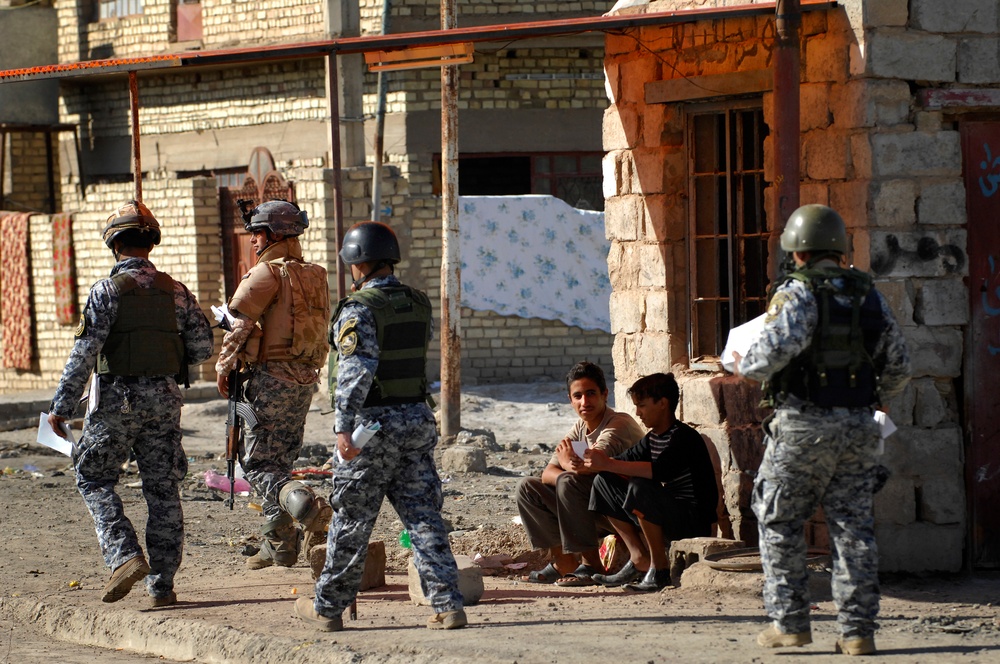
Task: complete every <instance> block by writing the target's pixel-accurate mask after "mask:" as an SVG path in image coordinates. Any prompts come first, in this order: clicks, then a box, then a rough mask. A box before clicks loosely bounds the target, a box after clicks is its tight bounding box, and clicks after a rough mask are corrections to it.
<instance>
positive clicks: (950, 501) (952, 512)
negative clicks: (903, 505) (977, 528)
mask: <svg viewBox="0 0 1000 664" xmlns="http://www.w3.org/2000/svg"><path fill="white" fill-rule="evenodd" d="M919 495H920V504H919V509H920V516H921V520H922V521H926V522H928V523H933V524H938V525H949V524H961V523H964V522H965V485H964V483H963V479H962V477H961V476H959V477H931V478H928V479H926V480H924V482H923V483H922V485H921V486H920V494H919Z"/></svg>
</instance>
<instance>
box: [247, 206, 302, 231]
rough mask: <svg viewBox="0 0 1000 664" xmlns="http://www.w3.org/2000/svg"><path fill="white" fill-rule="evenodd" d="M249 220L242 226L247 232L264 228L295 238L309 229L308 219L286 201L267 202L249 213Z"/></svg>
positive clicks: (296, 207)
mask: <svg viewBox="0 0 1000 664" xmlns="http://www.w3.org/2000/svg"><path fill="white" fill-rule="evenodd" d="M249 216H250V220H249V221H247V222H246V223H244V224H243V227H244V228H246V229H247V230H248V231H250V232H253V231H259V230H263V229H265V228H267V229H269V230H270V231H271V232H272V233H276V234H278V235H284V236H285V237H295V236H297V235H302V233H303V232H305V230H306V229H307V228H309V217H308V216H307V215H306V213H305V212H303V211H301V210H300V209H299V206H298V205H296V204H295V203H289V202H288V201H267V202H266V203H261V204H260V205H258V206H257V207H255V208H254V209H253V210H252V211H251V212H250V215H249Z"/></svg>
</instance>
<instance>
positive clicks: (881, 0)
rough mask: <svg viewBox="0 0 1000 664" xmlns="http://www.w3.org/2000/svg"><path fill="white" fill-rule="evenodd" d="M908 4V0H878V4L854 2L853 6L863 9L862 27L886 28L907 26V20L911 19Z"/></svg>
mask: <svg viewBox="0 0 1000 664" xmlns="http://www.w3.org/2000/svg"><path fill="white" fill-rule="evenodd" d="M907 2H908V0H877V1H876V2H853V3H851V4H852V5H854V6H858V5H860V6H861V7H862V8H863V17H862V25H863V26H864V27H866V28H885V27H890V26H900V27H902V26H905V25H906V20H907V18H909V8H908V7H907ZM848 11H850V10H848ZM852 18H853V17H852ZM853 22H854V21H853V20H852V23H853Z"/></svg>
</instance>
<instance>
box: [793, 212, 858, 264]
mask: <svg viewBox="0 0 1000 664" xmlns="http://www.w3.org/2000/svg"><path fill="white" fill-rule="evenodd" d="M781 248H782V249H783V250H784V251H787V252H789V253H791V252H793V251H812V252H828V251H832V252H836V253H838V254H846V253H847V230H846V229H845V228H844V220H843V219H842V218H841V217H840V215H839V214H837V212H836V210H834V209H833V208H829V207H827V206H825V205H815V204H813V205H803V206H802V207H800V208H798V209H797V210H795V211H794V212H792V214H791V216H790V217H788V221H787V222H786V223H785V230H784V231H783V232H782V233H781Z"/></svg>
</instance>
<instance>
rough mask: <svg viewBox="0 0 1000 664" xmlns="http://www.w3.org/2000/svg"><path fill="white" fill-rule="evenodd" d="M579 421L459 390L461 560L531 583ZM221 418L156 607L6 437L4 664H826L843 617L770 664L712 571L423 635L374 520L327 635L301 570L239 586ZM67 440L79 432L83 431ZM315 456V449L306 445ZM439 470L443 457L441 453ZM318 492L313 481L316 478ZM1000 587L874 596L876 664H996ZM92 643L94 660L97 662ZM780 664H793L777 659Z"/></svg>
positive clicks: (564, 412) (136, 510)
mask: <svg viewBox="0 0 1000 664" xmlns="http://www.w3.org/2000/svg"><path fill="white" fill-rule="evenodd" d="M326 409H328V406H327V404H326V402H325V400H323V399H322V397H321V396H319V395H318V396H317V400H316V402H315V405H314V408H313V412H311V413H310V416H309V419H308V424H307V435H306V440H307V445H308V446H309V447H307V448H306V450H307V452H308V454H307V455H306V456H307V457H308V458H303V459H300V464H301V465H303V466H312V467H316V466H319V465H321V464H322V462H323V461H325V460H326V457H327V456H328V453H329V450H330V449H332V447H329V442H330V440H331V435H330V431H331V426H332V414H330V413H326V412H324V411H325V410H326ZM574 417H575V416H574V414H573V412H572V409H571V408H570V406H569V404H568V401H567V399H566V396H565V388H564V386H563V385H561V384H559V383H557V382H545V383H532V384H527V385H501V386H484V387H473V388H469V389H467V390H466V391H465V392H464V394H463V400H462V424H463V427H465V428H467V429H475V430H486V431H489V432H491V433H492V436H493V437H494V438H495V443H494V442H492V441H491V440H490V436H488V435H487V436H485V437H480V438H478V439H477V440H478V441H479V444H481V445H484V446H485V447H486V448H487V450H486V452H487V459H488V471H487V473H485V474H483V473H453V474H444V475H443V476H442V480H443V482H444V494H445V509H444V513H445V517H446V518H447V520H448V522H449V523H450V525H451V527H452V531H453V533H452V543H453V549H454V550H455V552H456V553H460V554H465V555H469V556H475V554H480V555H482V556H496V555H504V554H505V555H508V556H510V557H511V558H512V559H514V560H515V561H520V562H526V563H528V569H531V568H538V567H540V566H541V565H542V562H543V561H542V560H541V558H540V556H539V555H538V554H534V553H532V552H530V551H529V550H528V546H527V542H526V539H525V537H524V534H523V529H522V528H521V527H520V526H519V525H517V524H515V523H514V522H513V521H512V520H513V518H514V517H515V516H516V514H517V511H516V507H515V504H514V500H513V490H514V487H515V485H516V483H517V480H518V478H519V477H521V476H522V475H525V474H537V473H539V472H540V470H541V468H542V467H543V465H544V464H545V462H546V461H547V459H548V457H549V453H550V450H551V446H552V445H554V444H555V442H557V441H558V440H559V439H560V438H561V437H562V436H563V435H564V434H565V432H566V431H568V429H569V427H570V426H571V425H572V423H573V421H574V420H573V418H574ZM224 420H225V402H223V401H222V400H211V401H202V402H197V403H189V404H188V405H186V406H185V408H184V414H183V427H184V431H185V449H186V450H187V453H188V455H189V457H190V459H191V463H190V466H191V470H190V474H189V476H188V479H187V481H186V482H185V485H184V488H183V497H184V510H185V523H186V528H187V534H186V542H185V558H184V563H183V565H182V567H181V570H180V572H179V574H178V577H177V586H176V589H177V594H178V598H179V602H178V604H177V605H175V606H172V607H167V608H163V609H155V610H153V609H149V608H148V605H147V598H146V597H145V593H144V592H143V591H142V589H141V586H136V587H135V588H134V589H133V592H132V593H131V594H130V595H129V596H128V597H126V598H125V599H124V600H122V601H120V602H118V603H116V604H112V605H108V604H103V603H102V602H101V601H100V594H101V590H102V588H103V586H104V584H105V582H106V581H107V578H108V571H107V570H106V569H105V568H104V566H103V564H102V562H101V558H100V554H99V550H98V547H97V540H96V537H95V535H94V532H93V524H92V522H91V520H90V517H89V515H88V514H87V512H86V509H85V507H84V505H83V501H82V500H81V499H80V497H79V495H78V494H77V492H76V490H75V486H74V484H73V477H72V469H71V467H70V466H69V463H68V460H67V459H66V458H65V457H61V456H57V455H55V454H54V453H52V454H48V453H46V452H47V450H45V449H44V448H40V447H39V446H38V445H36V444H34V443H33V441H34V437H35V432H34V430H21V431H12V432H0V468H3V475H2V477H0V500H2V502H3V512H2V513H3V520H2V523H3V529H2V532H3V533H4V536H5V537H4V541H5V544H6V546H5V547H4V549H5V550H4V554H3V555H2V556H0V664H7V663H14V662H18V663H21V662H26V663H32V664H33V663H35V662H39V663H40V662H66V663H67V664H76V663H77V662H80V663H81V664H82V663H83V662H91V661H93V660H94V659H95V658H101V660H102V661H108V662H112V663H113V664H118V663H120V662H147V661H151V660H152V659H158V660H159V661H168V662H169V661H197V662H232V663H238V662H267V663H271V662H286V661H287V662H306V663H308V662H313V661H316V662H319V661H324V662H357V661H378V662H396V661H400V662H402V661H406V662H409V663H413V662H450V661H455V662H459V661H461V662H466V663H468V662H517V663H520V664H523V663H527V662H564V661H581V662H592V661H600V660H602V659H609V660H612V661H616V662H666V661H670V662H712V663H716V662H728V661H733V662H736V661H740V662H743V661H752V662H781V661H799V659H798V658H805V657H808V659H809V661H810V662H817V663H819V662H824V661H833V660H835V659H837V660H842V659H843V656H838V655H834V654H833V643H834V641H835V639H836V625H835V610H834V608H833V604H832V602H831V601H830V599H829V596H828V593H827V594H825V595H818V596H817V599H816V601H815V607H814V616H815V618H814V626H813V630H814V643H813V644H812V645H809V646H806V647H804V648H802V649H792V650H782V651H765V650H763V649H761V648H759V647H758V646H756V644H755V642H754V638H755V636H756V634H757V632H758V631H760V630H761V629H763V628H764V627H765V626H766V623H765V618H764V614H763V609H762V605H761V599H760V597H759V594H758V592H757V589H758V588H759V573H754V572H750V573H746V572H744V573H740V572H728V573H715V574H714V575H713V576H712V577H710V583H709V582H703V583H693V582H692V584H690V585H688V584H684V585H682V586H681V587H679V588H668V589H666V590H664V591H662V592H660V593H656V594H651V595H643V594H631V593H628V592H625V591H622V590H619V589H604V588H594V587H590V588H560V587H557V586H540V585H531V584H525V583H522V582H519V581H518V580H517V576H518V575H520V574H522V573H524V571H514V570H509V569H500V570H497V573H496V574H491V575H487V576H485V577H484V586H485V594H484V595H483V598H482V599H481V601H480V602H479V603H478V604H477V605H475V606H471V607H469V608H468V609H467V613H468V615H469V619H470V625H469V628H467V629H464V630H458V631H454V632H438V631H431V630H427V629H425V628H424V627H423V623H424V621H425V620H426V618H427V617H428V616H429V615H430V610H429V609H428V608H427V607H424V606H417V605H415V604H414V603H413V602H411V600H410V597H409V593H408V590H407V577H406V564H407V559H408V556H409V553H408V551H407V550H406V549H404V548H403V547H401V546H400V545H399V543H398V536H399V533H400V530H401V524H400V523H399V521H398V519H397V518H396V515H395V513H394V512H393V511H392V509H391V507H389V506H388V505H386V506H384V509H383V511H382V514H381V516H380V518H379V522H378V524H377V526H376V530H375V534H374V536H373V540H381V541H384V542H385V544H386V550H387V553H388V566H387V585H386V586H384V587H381V588H375V589H372V590H368V591H365V592H363V593H361V595H360V596H359V598H358V619H357V620H356V621H346V625H347V629H346V630H345V631H344V632H340V633H335V634H324V633H320V632H316V631H313V630H311V629H309V628H308V627H306V626H304V625H303V624H302V623H300V622H299V621H298V620H297V619H295V618H293V617H292V615H291V611H292V602H293V601H294V599H295V598H296V597H300V596H303V595H304V596H311V594H312V581H311V577H310V572H309V568H308V566H307V565H306V564H305V563H304V562H300V563H299V564H298V565H296V566H295V567H292V568H269V569H265V570H260V571H256V572H253V571H250V570H248V569H247V568H246V566H245V563H244V560H245V555H244V553H245V552H246V551H247V549H248V548H252V547H253V546H254V545H255V544H256V543H257V542H258V533H259V530H258V528H259V525H260V517H259V515H258V513H257V512H255V511H254V510H253V509H250V508H249V507H248V502H249V499H248V498H246V497H243V498H240V499H238V501H237V505H236V509H234V510H233V511H229V510H228V509H226V508H225V507H224V505H223V502H222V501H223V495H222V494H221V493H219V492H217V491H215V490H212V489H209V488H207V487H206V486H205V485H204V479H203V477H204V473H205V471H207V470H210V469H215V470H216V471H218V472H224V468H225V464H224V462H223V461H222V460H221V459H220V452H221V451H222V450H223V448H224V444H223V439H222V436H223V431H224ZM78 433H79V432H77V434H78ZM317 446H318V447H317ZM439 453H440V450H439ZM311 477H313V478H315V479H314V480H313V481H315V482H316V484H317V485H318V486H321V485H322V483H323V480H322V477H321V476H318V475H314V476H311ZM138 482H139V478H138V476H137V475H135V472H134V467H133V468H132V469H130V471H129V473H128V474H126V475H124V476H123V477H122V480H121V483H120V484H119V491H120V494H121V496H122V498H123V500H124V502H125V505H126V512H127V514H129V515H130V517H131V518H132V520H133V522H134V523H135V524H136V525H137V527H139V528H140V530H141V528H142V525H143V522H144V518H145V514H144V511H145V510H144V503H143V501H142V496H141V492H140V489H139V488H138V484H137V483H138ZM998 606H1000V575H996V574H993V575H984V574H978V575H953V576H924V577H914V576H903V577H893V578H886V579H883V601H882V616H881V619H880V623H881V630H880V632H879V633H878V636H877V642H878V645H879V655H878V656H876V657H873V658H869V659H870V661H883V660H884V661H899V662H953V661H962V662H984V663H985V662H995V661H998V657H1000V612H998V608H997V607H998ZM95 646H101V647H100V648H96V647H95ZM789 657H791V658H793V659H791V660H789Z"/></svg>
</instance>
